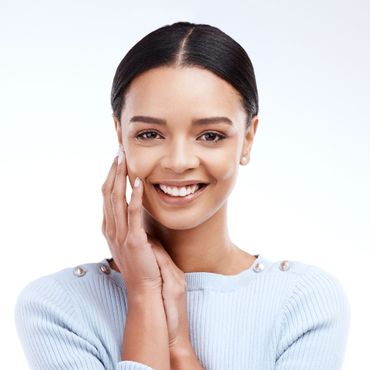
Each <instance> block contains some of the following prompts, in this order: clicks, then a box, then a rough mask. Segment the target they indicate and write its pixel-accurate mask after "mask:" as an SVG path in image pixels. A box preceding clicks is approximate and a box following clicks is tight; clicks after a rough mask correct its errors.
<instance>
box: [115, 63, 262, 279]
mask: <svg viewBox="0 0 370 370" xmlns="http://www.w3.org/2000/svg"><path fill="white" fill-rule="evenodd" d="M163 81H166V83H165V84H164V83H163ZM135 115H145V116H152V117H158V118H163V119H165V120H167V126H163V127H162V126H159V125H157V124H147V123H141V122H133V123H129V119H130V118H131V117H132V116H135ZM211 116H226V117H229V118H230V119H231V120H232V121H233V127H228V125H227V124H210V125H207V127H192V125H191V120H192V119H193V118H200V117H211ZM245 119H246V115H245V112H244V110H243V109H242V107H241V104H240V101H239V96H238V95H237V92H236V90H235V89H234V88H233V87H232V86H230V85H229V84H228V83H226V82H225V81H224V80H222V79H220V78H218V77H217V76H215V75H214V74H212V73H211V72H209V71H204V70H201V69H198V68H185V69H175V68H169V67H163V68H155V69H152V70H149V71H147V72H145V73H143V74H142V75H140V76H138V77H137V78H135V80H134V81H132V84H131V86H130V88H129V90H128V92H127V95H126V104H125V107H124V109H123V111H122V114H121V124H122V126H120V124H119V120H118V119H117V117H114V122H115V128H116V132H117V138H118V142H119V143H120V144H123V146H124V150H125V153H126V157H127V159H126V160H127V166H128V168H127V170H128V176H129V178H130V182H131V183H133V181H134V179H135V177H136V176H139V177H140V178H141V179H143V182H144V188H145V190H144V198H143V206H144V212H143V224H144V228H145V230H146V231H147V232H148V233H149V234H150V235H154V236H155V237H156V238H158V240H159V241H160V242H161V244H162V245H163V246H164V248H165V249H166V251H167V252H168V254H169V255H170V256H171V258H172V260H173V261H174V263H175V264H176V265H177V266H178V267H179V268H180V269H181V270H182V271H184V272H195V271H208V272H214V273H219V274H225V275H233V274H237V273H239V272H240V271H242V270H245V269H247V268H248V267H250V266H251V265H252V264H253V261H254V260H255V259H256V257H254V256H253V255H252V254H249V253H248V252H246V251H244V250H242V249H241V248H239V247H237V246H236V245H235V244H234V243H233V242H232V241H231V239H230V236H229V233H228V229H227V218H226V210H227V197H228V195H229V194H230V192H231V191H232V188H233V186H234V183H235V181H236V178H237V172H238V168H239V165H240V159H241V157H242V156H245V157H246V158H247V161H246V163H244V164H247V163H248V162H249V159H250V151H251V147H252V143H253V139H254V136H255V133H256V130H257V126H258V117H257V116H255V117H254V118H253V120H252V122H251V125H250V127H249V130H248V131H246V130H245ZM143 130H146V131H149V130H151V131H153V130H155V131H156V132H157V133H158V134H157V135H155V134H154V133H151V134H150V136H149V137H150V138H148V134H146V139H141V141H139V140H138V139H136V138H135V135H137V134H138V133H139V132H142V131H143ZM209 131H212V132H220V133H222V134H227V138H226V139H224V140H222V141H219V142H218V143H213V144H212V143H211V141H212V140H199V136H200V135H201V134H202V133H203V135H204V133H205V132H209ZM144 137H145V134H144ZM153 137H154V138H153ZM197 139H198V140H197ZM144 140H145V141H144ZM196 140H197V141H196ZM162 179H163V180H166V179H178V180H182V179H202V180H205V182H209V183H210V186H209V188H208V189H207V191H206V193H205V194H203V195H202V197H201V198H202V199H200V198H199V199H198V200H197V202H196V203H195V204H193V205H192V206H189V207H184V208H183V209H182V210H179V209H175V208H172V209H171V208H170V207H165V206H163V205H162V204H161V203H160V202H159V201H158V198H157V195H156V193H155V190H154V189H153V186H152V185H151V181H154V180H162ZM113 268H116V266H115V264H113Z"/></svg>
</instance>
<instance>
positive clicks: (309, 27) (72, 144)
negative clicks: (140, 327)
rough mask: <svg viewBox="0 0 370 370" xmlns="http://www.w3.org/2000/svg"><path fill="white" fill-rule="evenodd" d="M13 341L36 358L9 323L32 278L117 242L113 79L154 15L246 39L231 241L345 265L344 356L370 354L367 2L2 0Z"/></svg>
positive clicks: (0, 239)
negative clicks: (245, 135) (105, 187)
mask: <svg viewBox="0 0 370 370" xmlns="http://www.w3.org/2000/svg"><path fill="white" fill-rule="evenodd" d="M0 7H1V8H0V42H1V48H0V53H1V59H0V63H1V68H0V79H1V83H0V89H1V91H0V104H1V109H0V124H1V132H0V166H1V182H0V184H1V185H0V186H1V189H0V190H1V191H0V207H1V211H0V212H1V213H0V227H1V232H0V246H1V253H2V256H1V257H2V258H1V259H2V264H1V275H2V278H1V287H0V288H1V292H2V304H1V323H0V327H1V343H0V347H1V348H2V349H6V351H3V352H2V355H1V367H2V368H4V369H10V368H11V369H18V370H20V369H27V365H26V361H25V358H24V355H23V351H22V349H21V347H20V344H19V342H18V338H17V335H16V332H15V326H14V322H13V310H14V303H15V299H16V297H17V295H18V293H19V291H20V289H21V288H22V287H23V286H24V285H25V284H27V283H28V282H30V281H31V280H33V279H36V278H38V277H40V276H42V275H45V274H49V273H53V272H55V271H57V270H60V269H63V268H65V267H72V266H75V265H77V264H80V263H86V262H98V261H100V260H101V259H103V258H106V257H110V253H109V248H108V246H107V244H106V242H105V239H104V237H103V235H102V234H101V223H102V196H101V185H102V184H103V182H104V180H105V177H106V175H107V173H108V169H109V167H110V165H111V162H112V160H113V158H114V155H115V153H116V150H117V141H116V140H117V139H116V133H115V130H114V126H113V120H112V117H111V108H110V100H109V98H110V88H111V83H112V79H113V76H114V72H115V70H116V68H117V66H118V63H119V62H120V60H121V59H122V58H123V56H124V55H125V54H126V52H127V51H128V50H129V49H130V48H131V47H132V46H133V45H134V44H135V43H136V42H137V41H139V39H141V38H142V37H144V36H145V35H146V34H147V33H149V32H151V31H152V30H154V29H156V28H158V27H160V26H163V25H165V24H171V23H174V22H176V21H180V20H181V21H190V22H195V23H207V24H211V25H213V26H216V27H219V28H220V29H221V30H223V31H224V32H226V33H227V34H229V35H230V36H231V37H233V38H234V39H235V40H236V41H238V42H239V43H240V44H241V45H242V46H243V47H244V48H245V50H246V51H247V53H248V54H249V56H250V58H251V60H252V62H253V65H254V68H255V73H256V78H257V84H258V89H259V95H260V115H259V116H260V124H259V127H258V131H257V135H256V137H255V142H254V146H253V149H252V155H251V162H250V163H249V164H248V165H247V166H246V167H244V166H243V167H241V168H240V173H239V179H238V182H237V185H236V187H235V189H234V191H233V193H232V195H231V197H230V201H229V220H230V221H229V228H230V234H231V236H232V238H233V241H234V242H235V243H236V244H237V245H239V246H240V247H242V248H243V249H245V250H246V251H248V252H249V253H253V254H257V253H261V254H263V255H264V256H265V257H267V258H269V259H271V260H282V259H288V260H289V259H290V260H294V259H295V260H300V261H302V262H305V263H310V264H314V265H316V266H319V267H321V268H323V269H325V270H326V271H329V272H331V273H332V274H334V275H335V276H337V277H338V278H339V279H340V281H341V282H342V283H343V285H344V287H345V289H346V291H347V293H348V296H349V299H350V302H351V306H352V322H351V330H350V336H349V339H348V346H347V351H346V356H345V364H344V368H343V369H344V370H350V369H363V368H364V366H365V367H366V365H364V364H366V363H367V362H368V360H367V359H368V348H367V342H366V340H365V339H366V336H367V335H368V333H369V330H370V325H369V316H368V313H369V312H370V302H369V301H370V300H369V288H368V286H369V283H370V279H369V273H368V271H369V267H368V266H369V260H370V248H369V247H370V237H369V221H370V217H369V209H370V200H369V190H370V186H369V185H370V175H369V173H370V171H369V168H370V166H369V159H370V149H369V140H370V128H369V127H370V126H369V116H370V112H369V83H370V74H369V66H370V52H369V36H370V26H369V24H370V23H369V21H368V20H369V10H370V9H369V3H368V2H366V1H360V0H351V1H339V0H337V1H331V0H324V1H323V0H321V1H318V0H314V1H312V0H311V1H238V2H237V1H230V0H229V1H223V2H220V3H217V2H215V1H214V0H213V1H203V2H200V1H189V0H188V1H187V2H186V3H185V2H184V3H183V4H180V3H177V2H176V3H175V2H170V1H155V2H152V1H150V2H149V1H147V2H144V1H141V2H140V1H135V2H131V1H130V2H124V1H113V0H109V1H107V0H105V1H97V0H89V1H72V0H64V1H50V0H47V1H46V0H45V1H40V0H33V1H24V0H22V1H17V0H12V1H4V0H2V1H1V5H0Z"/></svg>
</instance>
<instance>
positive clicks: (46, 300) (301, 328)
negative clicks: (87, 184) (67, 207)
mask: <svg viewBox="0 0 370 370" xmlns="http://www.w3.org/2000/svg"><path fill="white" fill-rule="evenodd" d="M256 257H257V259H256V260H255V261H254V262H253V265H252V266H251V267H250V268H248V269H246V270H244V271H242V272H240V273H239V274H237V275H221V274H216V273H210V272H190V273H185V276H186V282H187V305H188V306H187V309H188V320H189V331H190V340H191V343H192V345H193V348H194V351H195V353H196V355H197V357H198V359H199V362H200V363H201V364H202V366H203V368H204V369H206V370H272V369H274V370H339V369H341V368H342V362H343V359H344V354H345V348H346V343H347V335H348V331H349V325H350V313H351V311H350V305H349V301H348V297H347V295H346V292H345V291H344V289H343V286H342V284H341V283H340V282H339V280H338V279H337V278H336V277H334V276H333V275H332V274H331V273H329V272H326V271H324V270H322V269H321V268H319V267H316V266H314V265H309V264H305V263H303V262H299V261H294V260H293V261H288V262H284V261H281V262H280V261H275V262H272V261H270V260H268V259H267V258H265V257H263V256H262V255H256ZM126 293H127V290H126V288H125V283H124V281H123V278H122V275H121V273H119V272H117V271H115V270H113V269H111V268H110V266H109V263H108V260H107V259H103V260H101V261H100V262H96V263H85V264H81V265H79V266H76V267H68V268H65V269H63V270H60V271H57V272H55V273H52V274H50V275H45V276H42V277H40V278H38V279H36V280H33V281H31V282H30V283H28V284H27V285H26V286H25V287H24V288H23V289H22V291H21V292H20V294H19V295H18V298H17V301H16V305H15V324H16V328H17V332H18V335H19V338H20V341H21V344H22V347H23V349H24V352H25V355H26V358H27V361H28V364H29V366H30V368H31V369H35V370H52V369H55V370H62V369H79V370H80V369H91V370H98V369H99V370H103V369H108V370H110V369H116V370H151V369H152V368H151V367H149V366H148V365H146V364H142V363H139V362H135V361H123V360H122V357H121V348H122V340H123V330H124V326H125V321H126V314H127V295H126ZM137 335H138V336H140V332H138V333H137ZM159 370H160V369H159ZM189 370H191V369H189Z"/></svg>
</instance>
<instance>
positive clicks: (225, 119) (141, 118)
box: [129, 116, 233, 125]
mask: <svg viewBox="0 0 370 370" xmlns="http://www.w3.org/2000/svg"><path fill="white" fill-rule="evenodd" d="M131 122H143V123H152V124H157V125H166V124H167V122H166V120H164V119H161V118H154V117H149V116H133V117H131V119H130V121H129V123H131ZM191 123H192V124H193V125H208V124H211V123H227V124H229V125H233V121H232V120H231V119H230V118H228V117H208V118H198V119H193V120H192V121H191Z"/></svg>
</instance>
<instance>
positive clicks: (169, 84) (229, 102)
mask: <svg viewBox="0 0 370 370" xmlns="http://www.w3.org/2000/svg"><path fill="white" fill-rule="evenodd" d="M241 111H243V109H242V105H241V102H240V96H239V94H238V92H237V91H236V90H235V89H234V88H233V86H231V85H230V84H229V83H227V82H226V81H225V80H223V79H222V78H220V77H218V76H217V75H215V74H214V73H212V72H210V71H208V70H205V69H201V68H197V67H182V68H180V67H158V68H153V69H150V70H148V71H145V72H144V73H142V74H140V75H139V76H138V77H136V78H135V79H134V80H133V81H132V82H131V85H130V86H129V89H128V90H127V92H126V100H125V107H124V112H125V114H124V116H126V117H128V116H131V115H132V114H145V115H154V116H158V117H161V116H163V117H166V118H168V119H171V116H173V118H176V119H177V120H178V119H179V117H180V116H181V117H189V116H192V117H197V116H199V117H203V116H210V115H213V116H217V115H227V116H229V117H230V118H231V119H232V120H233V119H237V117H238V116H240V114H241Z"/></svg>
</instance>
